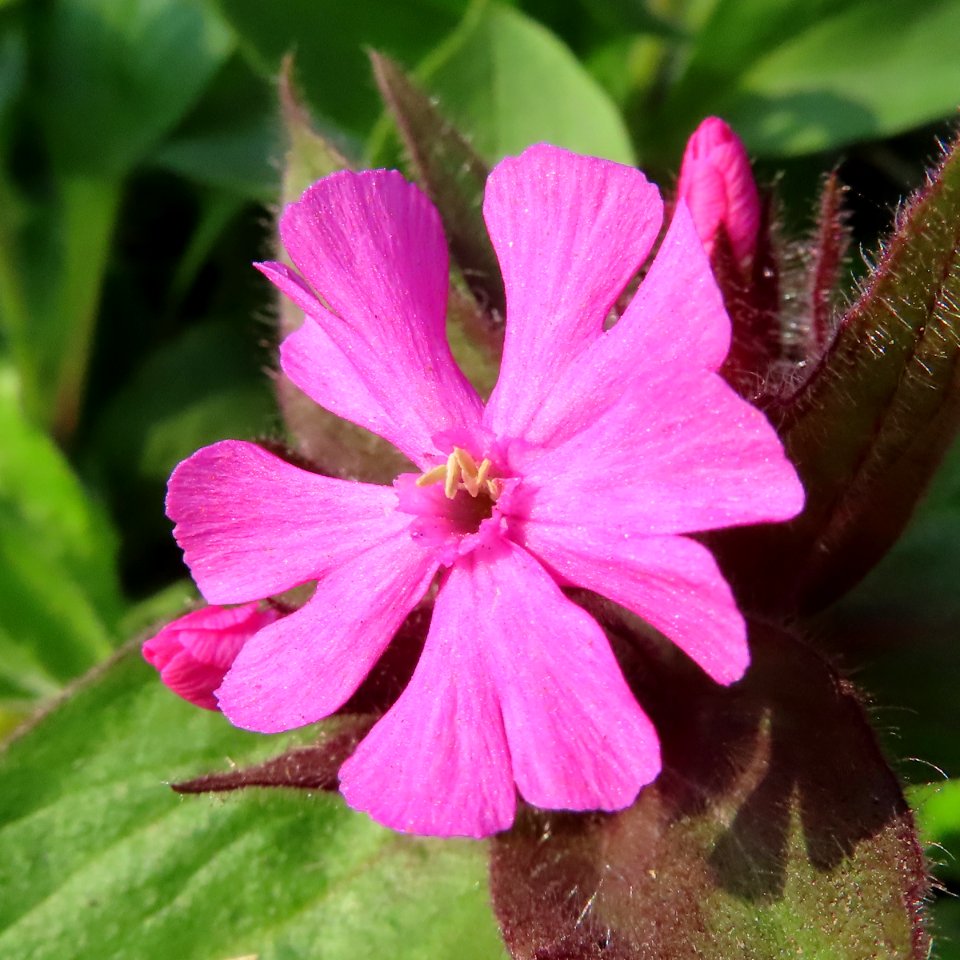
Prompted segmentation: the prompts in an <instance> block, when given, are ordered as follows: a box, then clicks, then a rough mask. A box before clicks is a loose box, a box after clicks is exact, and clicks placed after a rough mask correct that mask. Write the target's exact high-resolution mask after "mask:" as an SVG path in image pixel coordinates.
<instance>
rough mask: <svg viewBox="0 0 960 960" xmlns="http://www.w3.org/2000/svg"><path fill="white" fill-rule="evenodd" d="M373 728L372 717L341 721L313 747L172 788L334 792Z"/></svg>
mask: <svg viewBox="0 0 960 960" xmlns="http://www.w3.org/2000/svg"><path fill="white" fill-rule="evenodd" d="M372 724H373V718H372V717H366V716H350V717H341V718H339V719H338V720H337V722H336V729H334V730H331V731H330V732H327V733H325V734H324V736H323V739H322V740H321V741H320V743H317V744H315V745H314V746H312V747H296V748H294V749H293V750H288V751H287V752H286V753H283V754H281V755H280V756H279V757H273V758H272V759H270V760H266V761H264V762H263V763H258V764H256V765H255V766H252V767H242V768H240V769H236V770H225V771H223V772H222V773H208V774H205V775H203V776H201V777H194V778H193V779H192V780H183V781H181V782H180V783H174V784H171V786H172V787H173V789H174V790H176V791H177V793H222V792H226V791H231V790H243V789H246V788H247V787H292V788H296V789H299V790H336V789H337V784H338V780H337V771H338V770H339V769H340V766H341V764H342V763H343V762H344V761H345V760H346V759H347V757H349V756H350V754H351V753H352V752H353V750H354V748H355V747H356V745H357V744H358V743H359V742H360V740H361V739H362V738H363V736H364V734H366V732H367V731H368V730H369V729H370V727H371V725H372Z"/></svg>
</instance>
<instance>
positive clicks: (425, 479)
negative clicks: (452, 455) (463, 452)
mask: <svg viewBox="0 0 960 960" xmlns="http://www.w3.org/2000/svg"><path fill="white" fill-rule="evenodd" d="M446 475H447V465H446V464H445V463H441V464H440V466H439V467H434V468H433V469H432V470H428V471H427V472H426V473H424V474H422V475H421V476H419V477H417V486H418V487H429V486H430V484H432V483H438V482H439V481H441V480H442V479H443V478H444V477H445V476H446Z"/></svg>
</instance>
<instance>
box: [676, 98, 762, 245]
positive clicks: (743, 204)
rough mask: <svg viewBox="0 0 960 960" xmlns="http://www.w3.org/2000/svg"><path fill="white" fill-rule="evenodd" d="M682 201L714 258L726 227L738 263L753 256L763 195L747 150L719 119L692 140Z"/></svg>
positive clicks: (704, 125)
mask: <svg viewBox="0 0 960 960" xmlns="http://www.w3.org/2000/svg"><path fill="white" fill-rule="evenodd" d="M677 199H678V200H684V201H686V204H687V206H688V207H689V208H690V213H691V215H692V217H693V222H694V225H695V226H696V228H697V233H698V235H699V236H700V239H701V240H702V241H703V245H704V246H705V247H706V249H707V253H709V254H711V255H712V254H713V249H714V245H715V244H716V240H717V234H718V232H719V231H720V229H721V227H722V228H723V229H724V230H725V231H726V234H727V237H728V238H729V240H730V244H731V246H732V247H733V253H734V256H736V258H737V260H738V261H740V262H741V263H742V262H743V261H744V260H746V259H747V258H748V257H749V256H750V255H751V254H752V253H753V250H754V246H755V244H756V240H757V229H758V227H759V225H760V196H759V194H758V193H757V185H756V183H755V182H754V179H753V173H752V172H751V170H750V159H749V157H748V156H747V151H746V148H745V147H744V145H743V143H742V141H741V140H740V138H739V137H738V136H737V135H736V134H735V133H734V132H733V130H731V129H730V127H729V126H727V124H726V123H724V122H723V120H721V119H720V118H719V117H707V119H706V120H704V121H703V123H701V124H700V126H699V127H697V129H696V130H695V131H694V133H693V136H691V137H690V139H689V140H688V141H687V149H686V150H685V151H684V154H683V164H682V166H681V167H680V179H679V182H678V183H677Z"/></svg>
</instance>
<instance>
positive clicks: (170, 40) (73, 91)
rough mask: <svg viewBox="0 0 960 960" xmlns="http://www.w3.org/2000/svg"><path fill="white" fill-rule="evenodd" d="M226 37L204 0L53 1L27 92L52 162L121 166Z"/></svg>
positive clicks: (144, 148)
mask: <svg viewBox="0 0 960 960" xmlns="http://www.w3.org/2000/svg"><path fill="white" fill-rule="evenodd" d="M232 46H233V39H232V37H231V34H230V31H229V30H228V29H227V27H226V26H225V25H224V23H223V22H222V20H221V19H220V18H219V16H217V15H216V14H215V13H214V11H213V5H212V4H210V3H198V2H195V0H122V2H117V0H53V2H52V3H51V4H50V5H49V10H48V11H47V13H46V15H45V17H44V19H43V21H42V29H41V33H40V36H39V48H38V50H39V63H38V70H39V76H38V80H37V86H36V90H35V95H36V103H37V107H38V110H39V114H40V116H41V117H42V119H43V122H44V124H45V127H46V131H47V138H48V142H49V145H50V149H51V151H52V152H53V155H54V158H55V161H56V163H57V166H58V167H59V168H60V169H62V170H69V171H72V172H74V173H83V174H86V175H90V174H94V173H95V174H96V175H97V176H98V177H104V176H107V175H111V176H121V175H123V174H124V173H126V172H127V171H128V170H130V169H131V167H133V165H134V164H135V163H137V162H138V161H139V160H141V159H142V158H143V157H144V156H145V155H146V154H147V152H148V151H149V150H150V149H151V147H153V146H154V144H156V143H157V142H158V141H159V140H160V138H161V137H162V136H163V135H164V134H165V133H166V132H167V131H169V130H170V129H171V128H172V127H173V126H174V125H175V124H176V123H177V122H178V121H179V120H180V118H181V117H182V116H184V114H185V113H186V112H187V111H188V110H189V109H190V107H192V106H193V104H194V103H195V102H196V101H197V99H198V98H199V96H200V94H201V93H202V92H203V89H204V87H205V86H206V84H207V83H208V82H209V80H210V78H211V77H212V76H213V75H214V73H215V72H216V70H217V68H218V67H219V65H220V64H221V63H222V62H223V61H224V60H225V59H226V57H227V55H228V54H229V52H230V50H231V48H232Z"/></svg>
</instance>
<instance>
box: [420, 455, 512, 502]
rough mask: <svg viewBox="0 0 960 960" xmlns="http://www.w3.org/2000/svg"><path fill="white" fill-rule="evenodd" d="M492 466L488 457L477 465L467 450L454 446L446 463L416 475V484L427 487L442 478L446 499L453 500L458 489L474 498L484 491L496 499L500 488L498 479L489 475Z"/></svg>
mask: <svg viewBox="0 0 960 960" xmlns="http://www.w3.org/2000/svg"><path fill="white" fill-rule="evenodd" d="M492 468H493V464H492V463H491V462H490V458H489V457H484V458H483V460H482V461H481V462H480V465H479V466H478V465H477V461H476V460H474V459H473V457H472V456H471V454H470V452H469V451H468V450H464V449H463V447H454V448H453V453H451V454H450V456H449V457H447V462H446V463H444V464H441V465H440V466H439V467H433V468H432V469H430V470H427V471H426V473H422V474H421V475H420V476H419V477H417V479H416V484H417V486H418V487H429V486H430V485H431V484H433V483H439V482H440V481H441V480H442V481H443V492H444V495H445V496H446V497H447V499H448V500H453V499H454V498H455V497H456V496H457V493H458V492H459V491H460V490H466V491H467V493H469V494H470V496H471V497H473V498H474V499H476V498H477V497H478V496H479V495H480V493H481V492H484V493H486V494H487V495H488V496H489V497H490V499H491V500H496V499H497V497H499V496H500V493H501V488H500V481H499V480H498V479H497V478H496V477H491V476H490V470H491V469H492Z"/></svg>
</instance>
